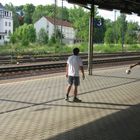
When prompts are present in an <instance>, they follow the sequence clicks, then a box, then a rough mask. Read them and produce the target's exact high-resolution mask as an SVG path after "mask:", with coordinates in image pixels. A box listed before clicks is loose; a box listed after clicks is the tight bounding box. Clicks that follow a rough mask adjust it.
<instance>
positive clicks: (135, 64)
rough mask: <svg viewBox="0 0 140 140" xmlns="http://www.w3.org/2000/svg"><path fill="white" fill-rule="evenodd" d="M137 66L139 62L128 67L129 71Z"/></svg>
mask: <svg viewBox="0 0 140 140" xmlns="http://www.w3.org/2000/svg"><path fill="white" fill-rule="evenodd" d="M137 65H140V62H138V63H136V64H133V65H130V69H132V68H133V67H135V66H137Z"/></svg>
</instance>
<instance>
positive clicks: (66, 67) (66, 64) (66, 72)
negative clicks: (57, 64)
mask: <svg viewBox="0 0 140 140" xmlns="http://www.w3.org/2000/svg"><path fill="white" fill-rule="evenodd" d="M66 77H68V64H66Z"/></svg>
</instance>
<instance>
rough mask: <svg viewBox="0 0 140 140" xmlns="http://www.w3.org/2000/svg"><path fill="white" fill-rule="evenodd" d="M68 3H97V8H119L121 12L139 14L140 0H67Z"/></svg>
mask: <svg viewBox="0 0 140 140" xmlns="http://www.w3.org/2000/svg"><path fill="white" fill-rule="evenodd" d="M67 1H68V2H69V3H75V4H76V3H77V4H82V6H87V4H92V3H94V5H97V6H98V8H101V9H106V10H113V9H116V10H120V11H121V12H122V13H128V14H131V13H135V14H138V15H139V16H140V0H82V1H81V0H67Z"/></svg>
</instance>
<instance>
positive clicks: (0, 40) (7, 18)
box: [0, 3, 13, 45]
mask: <svg viewBox="0 0 140 140" xmlns="http://www.w3.org/2000/svg"><path fill="white" fill-rule="evenodd" d="M11 33H13V17H12V11H8V10H6V9H5V8H4V6H3V5H2V4H1V3H0V45H3V44H4V42H8V41H9V35H10V34H11Z"/></svg>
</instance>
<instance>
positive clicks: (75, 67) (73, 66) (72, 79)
mask: <svg viewBox="0 0 140 140" xmlns="http://www.w3.org/2000/svg"><path fill="white" fill-rule="evenodd" d="M79 51H80V50H79V48H74V49H73V55H72V56H70V57H69V58H68V60H67V65H66V77H67V78H68V87H67V93H66V97H65V100H67V101H68V100H69V93H70V90H71V87H72V85H74V98H73V101H74V102H81V100H80V99H78V98H77V88H78V86H79V85H80V78H79V70H81V72H82V77H83V79H85V74H84V68H83V63H82V60H81V58H80V57H79V56H78V54H79Z"/></svg>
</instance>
